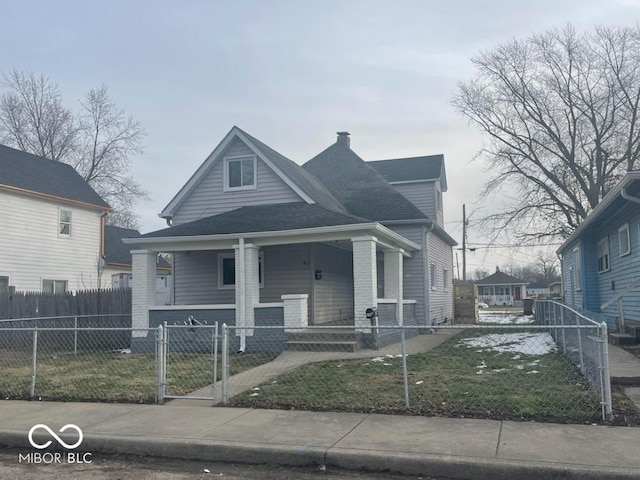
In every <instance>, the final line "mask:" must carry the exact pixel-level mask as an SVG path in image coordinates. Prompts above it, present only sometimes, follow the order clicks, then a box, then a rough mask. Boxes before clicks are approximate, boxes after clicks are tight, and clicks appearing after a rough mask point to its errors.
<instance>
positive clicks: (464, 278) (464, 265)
mask: <svg viewBox="0 0 640 480" xmlns="http://www.w3.org/2000/svg"><path fill="white" fill-rule="evenodd" d="M462 281H463V282H466V281H467V213H466V206H465V204H464V203H463V204H462Z"/></svg>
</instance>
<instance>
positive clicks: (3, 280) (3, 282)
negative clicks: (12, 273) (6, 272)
mask: <svg viewBox="0 0 640 480" xmlns="http://www.w3.org/2000/svg"><path fill="white" fill-rule="evenodd" d="M8 291H9V277H6V276H0V294H1V293H7V292H8Z"/></svg>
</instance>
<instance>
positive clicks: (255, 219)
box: [142, 202, 370, 238]
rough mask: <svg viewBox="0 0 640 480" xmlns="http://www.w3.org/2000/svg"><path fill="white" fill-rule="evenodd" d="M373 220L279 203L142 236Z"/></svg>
mask: <svg viewBox="0 0 640 480" xmlns="http://www.w3.org/2000/svg"><path fill="white" fill-rule="evenodd" d="M365 223H367V224H368V223H370V222H369V220H367V219H364V218H359V217H356V216H354V215H349V214H347V213H341V212H336V211H335V210H330V209H328V208H326V207H323V206H321V205H317V204H308V203H303V202H299V203H278V204H269V205H255V206H247V207H240V208H238V209H236V210H231V211H228V212H224V213H221V214H218V215H214V216H212V217H207V218H202V219H199V220H195V221H193V222H189V223H183V224H181V225H176V226H174V227H169V228H165V229H163V230H157V231H155V232H151V233H147V234H146V235H142V238H164V237H183V236H198V235H226V234H236V233H249V232H273V231H280V230H297V229H303V228H317V227H328V226H336V225H354V224H365Z"/></svg>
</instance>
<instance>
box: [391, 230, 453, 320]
mask: <svg viewBox="0 0 640 480" xmlns="http://www.w3.org/2000/svg"><path fill="white" fill-rule="evenodd" d="M393 230H394V231H395V232H397V233H399V234H400V235H402V236H404V237H405V238H407V239H409V240H411V241H412V242H414V243H417V244H418V245H422V227H421V226H419V225H415V226H412V225H402V226H395V225H394V226H393ZM427 235H428V242H427V245H428V246H427V250H428V251H427V278H426V279H425V278H424V276H423V263H422V262H423V261H422V252H421V251H415V252H412V253H411V258H405V259H404V298H405V300H416V301H417V303H416V305H415V317H416V323H417V324H418V325H426V323H427V317H426V314H425V307H424V305H425V298H424V282H429V278H428V277H429V274H430V272H429V269H430V264H431V263H434V264H435V265H436V276H437V287H436V289H435V290H432V289H430V290H429V303H430V305H429V312H430V315H431V321H432V322H434V323H435V322H442V321H444V319H445V318H446V319H448V320H449V321H450V320H451V319H452V318H453V251H452V249H451V247H450V246H449V245H447V244H446V243H445V242H444V241H442V240H441V239H440V237H438V236H437V235H435V234H433V233H430V232H427ZM443 269H447V271H448V277H449V278H448V281H447V288H446V290H445V288H444V286H443V282H444V279H443Z"/></svg>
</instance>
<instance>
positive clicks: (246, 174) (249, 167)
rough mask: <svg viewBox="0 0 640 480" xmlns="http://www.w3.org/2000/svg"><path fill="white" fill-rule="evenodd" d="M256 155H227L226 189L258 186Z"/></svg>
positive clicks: (247, 188) (225, 162)
mask: <svg viewBox="0 0 640 480" xmlns="http://www.w3.org/2000/svg"><path fill="white" fill-rule="evenodd" d="M256 167H257V161H256V157H255V155H249V156H243V157H226V158H225V159H224V191H234V190H250V189H255V188H256V169H257V168H256Z"/></svg>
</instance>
